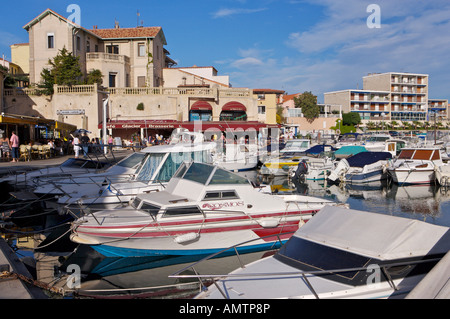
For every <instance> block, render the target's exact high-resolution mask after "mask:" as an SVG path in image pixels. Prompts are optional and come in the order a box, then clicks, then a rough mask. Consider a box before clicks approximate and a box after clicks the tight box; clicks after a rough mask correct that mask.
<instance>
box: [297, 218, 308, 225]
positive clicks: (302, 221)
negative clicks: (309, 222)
mask: <svg viewBox="0 0 450 319" xmlns="http://www.w3.org/2000/svg"><path fill="white" fill-rule="evenodd" d="M305 224H306V222H305V221H304V220H303V219H300V222H299V223H298V227H302V226H303V225H305Z"/></svg>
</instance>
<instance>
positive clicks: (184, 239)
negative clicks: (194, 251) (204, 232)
mask: <svg viewBox="0 0 450 319" xmlns="http://www.w3.org/2000/svg"><path fill="white" fill-rule="evenodd" d="M199 237H200V234H198V233H187V234H184V235H180V236H176V237H175V239H174V240H175V242H176V243H177V244H185V243H188V242H191V241H194V240H196V239H197V238H199Z"/></svg>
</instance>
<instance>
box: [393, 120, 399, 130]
mask: <svg viewBox="0 0 450 319" xmlns="http://www.w3.org/2000/svg"><path fill="white" fill-rule="evenodd" d="M391 125H392V129H396V126H398V123H397V121H391Z"/></svg>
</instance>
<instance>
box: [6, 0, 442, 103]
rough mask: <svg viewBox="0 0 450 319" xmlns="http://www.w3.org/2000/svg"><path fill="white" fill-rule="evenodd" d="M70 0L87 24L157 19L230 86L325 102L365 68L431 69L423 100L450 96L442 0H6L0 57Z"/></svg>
mask: <svg viewBox="0 0 450 319" xmlns="http://www.w3.org/2000/svg"><path fill="white" fill-rule="evenodd" d="M71 4H76V5H78V6H79V8H80V9H81V16H80V18H81V25H82V26H83V27H84V28H86V29H92V27H93V26H94V25H97V26H98V28H113V27H114V23H115V21H116V20H117V21H118V22H119V24H120V26H121V27H122V28H125V27H136V26H137V25H138V24H143V25H144V26H148V27H149V26H160V27H162V29H163V32H164V34H165V36H166V40H167V46H166V49H167V50H168V51H169V52H170V57H171V58H172V59H173V60H175V61H176V62H177V63H178V65H177V66H178V67H189V66H194V65H197V66H213V67H214V68H216V69H217V70H218V75H229V76H230V82H231V84H232V86H233V87H247V88H251V89H262V88H264V89H276V90H284V91H286V93H287V94H294V93H302V92H305V91H310V92H312V93H313V94H315V95H317V97H318V101H319V102H323V94H324V93H325V92H331V91H338V90H347V89H362V88H363V80H362V78H363V76H366V75H367V74H368V73H384V72H409V73H420V74H428V75H429V76H430V78H429V98H436V99H448V98H450V94H449V93H450V92H449V84H450V81H449V80H450V59H449V57H450V32H449V31H450V1H448V0H428V1H424V0H369V1H363V0H188V1H186V0H164V1H162V0H146V1H144V0H127V1H123V0H120V1H119V0H109V1H103V0H98V1H92V0H90V1H86V0H78V1H77V0H69V1H66V0H22V1H20V2H14V1H7V2H4V3H2V10H1V13H0V56H1V55H3V54H4V55H5V56H6V58H7V59H10V57H11V50H10V47H9V46H10V45H11V44H14V43H24V42H28V34H27V32H26V31H25V30H24V29H23V26H24V25H25V24H27V23H28V22H30V21H31V20H32V19H34V18H35V17H37V16H38V15H39V14H40V13H42V12H43V11H45V10H46V9H47V8H50V9H52V10H54V11H56V12H57V13H59V14H61V15H63V16H65V17H69V16H70V15H71V14H72V13H73V11H68V7H69V5H71ZM17 5H18V6H20V8H17V7H16V6H17ZM138 11H139V13H140V16H139V18H138V15H137V12H138Z"/></svg>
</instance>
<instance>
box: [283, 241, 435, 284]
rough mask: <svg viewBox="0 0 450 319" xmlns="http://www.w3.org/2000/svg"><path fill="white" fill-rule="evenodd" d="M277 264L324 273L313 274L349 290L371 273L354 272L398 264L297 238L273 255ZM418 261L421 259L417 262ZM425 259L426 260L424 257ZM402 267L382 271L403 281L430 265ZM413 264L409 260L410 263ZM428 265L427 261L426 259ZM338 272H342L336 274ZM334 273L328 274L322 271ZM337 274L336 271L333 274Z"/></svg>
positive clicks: (382, 277)
mask: <svg viewBox="0 0 450 319" xmlns="http://www.w3.org/2000/svg"><path fill="white" fill-rule="evenodd" d="M274 258H275V259H277V260H278V261H280V262H282V263H284V264H286V265H289V266H291V267H294V268H297V269H298V270H300V271H304V272H308V271H325V272H323V273H322V274H315V275H316V276H321V277H324V278H326V279H329V280H333V281H337V282H341V283H344V284H348V285H352V286H362V285H367V283H368V282H369V281H368V280H370V278H369V277H370V276H371V274H373V272H371V271H368V270H365V269H362V270H358V268H364V267H369V266H371V265H377V266H379V267H383V266H387V265H389V264H396V263H397V262H400V260H390V261H381V260H379V259H375V258H371V257H367V256H363V255H358V254H356V253H353V252H350V251H348V250H341V249H337V248H334V247H330V246H326V245H323V244H319V243H315V242H312V241H309V240H306V239H303V238H299V237H297V236H293V237H291V239H289V241H288V242H287V243H286V244H285V245H284V246H283V247H281V248H280V250H279V251H278V252H277V253H276V254H275V255H274ZM419 259H422V257H421V258H419ZM425 259H428V257H425ZM403 261H404V262H405V263H404V264H401V263H399V264H397V265H395V266H392V265H391V266H387V267H386V268H385V271H386V272H387V273H389V275H390V276H391V277H392V279H397V278H404V277H405V276H407V275H408V274H409V273H411V272H414V273H415V274H420V273H426V272H428V271H429V270H430V267H433V265H434V263H426V264H425V265H423V266H420V265H419V266H414V265H413V264H408V263H407V262H406V261H405V260H403ZM410 261H411V262H413V259H411V260H410ZM430 261H431V259H430ZM339 269H342V270H344V269H346V270H345V271H339ZM350 269H356V270H353V271H352V270H350ZM331 270H335V271H333V272H332V273H331V272H330V273H327V272H326V271H331ZM336 270H337V271H336ZM380 280H381V281H385V280H386V276H381V278H380Z"/></svg>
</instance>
